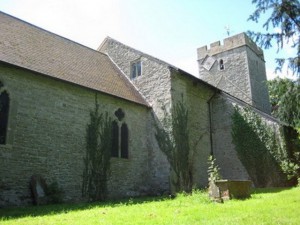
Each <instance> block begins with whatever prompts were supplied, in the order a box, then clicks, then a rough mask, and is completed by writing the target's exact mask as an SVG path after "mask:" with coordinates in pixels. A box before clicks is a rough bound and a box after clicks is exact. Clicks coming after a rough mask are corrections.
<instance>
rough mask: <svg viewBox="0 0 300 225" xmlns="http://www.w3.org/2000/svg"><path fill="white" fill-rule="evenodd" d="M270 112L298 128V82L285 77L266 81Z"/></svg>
mask: <svg viewBox="0 0 300 225" xmlns="http://www.w3.org/2000/svg"><path fill="white" fill-rule="evenodd" d="M268 87H269V95H270V101H271V105H272V114H273V116H275V117H277V118H278V119H280V120H281V121H283V122H285V123H287V124H289V125H290V126H292V127H295V128H298V129H299V128H300V84H299V81H293V80H290V79H287V78H284V79H281V78H276V79H273V80H270V81H268Z"/></svg>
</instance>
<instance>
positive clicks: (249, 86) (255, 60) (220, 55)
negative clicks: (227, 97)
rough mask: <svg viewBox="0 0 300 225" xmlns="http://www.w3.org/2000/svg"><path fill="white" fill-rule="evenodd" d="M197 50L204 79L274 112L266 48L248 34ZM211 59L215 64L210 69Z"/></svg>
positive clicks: (267, 111) (254, 104)
mask: <svg viewBox="0 0 300 225" xmlns="http://www.w3.org/2000/svg"><path fill="white" fill-rule="evenodd" d="M197 53H198V64H199V76H200V79H203V80H204V81H206V82H208V83H210V84H212V85H213V86H215V87H218V88H219V89H221V90H223V91H225V92H227V93H229V94H231V95H232V96H235V97H237V98H239V99H241V100H243V101H244V102H246V103H248V104H251V105H253V106H254V107H257V108H258V109H260V110H261V111H264V112H266V113H269V114H270V112H271V111H270V103H269V95H268V89H267V86H266V70H265V61H264V55H263V51H262V50H261V49H260V48H259V47H258V46H257V45H256V44H255V43H254V42H253V41H252V40H251V39H250V38H249V37H247V35H246V34H245V33H241V34H238V35H235V36H232V37H228V38H226V39H225V40H224V44H223V45H221V43H220V42H219V41H218V42H215V43H212V44H211V45H210V49H208V48H207V46H203V47H201V48H198V49H197ZM221 60H223V69H220V61H221ZM209 61H211V62H213V65H212V67H211V68H209V69H207V67H206V66H205V65H206V64H207V63H208V62H209ZM205 67H206V68H205Z"/></svg>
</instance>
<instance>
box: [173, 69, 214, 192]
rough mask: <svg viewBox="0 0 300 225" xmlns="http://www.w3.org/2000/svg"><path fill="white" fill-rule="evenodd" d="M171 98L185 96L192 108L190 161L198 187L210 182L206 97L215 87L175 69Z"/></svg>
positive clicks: (188, 106)
mask: <svg viewBox="0 0 300 225" xmlns="http://www.w3.org/2000/svg"><path fill="white" fill-rule="evenodd" d="M172 74H173V76H172V100H173V104H175V103H176V102H177V101H180V100H181V98H183V100H184V102H185V103H186V107H187V109H188V110H189V121H188V122H189V124H188V126H189V133H190V137H189V138H190V139H189V141H190V148H191V149H190V151H191V152H190V161H191V162H192V163H191V164H192V165H193V168H192V171H193V173H192V176H193V186H194V187H195V188H204V187H207V185H208V173H207V170H208V163H207V160H208V156H209V155H210V151H211V146H210V132H209V127H210V124H209V123H210V121H209V109H208V107H209V105H208V104H207V101H208V100H209V99H210V97H211V96H212V95H213V93H214V91H213V90H212V89H211V88H209V87H208V86H206V85H205V84H203V83H202V82H199V81H196V79H195V78H194V79H193V78H191V77H190V78H188V77H186V75H185V74H182V73H180V72H176V71H173V73H172Z"/></svg>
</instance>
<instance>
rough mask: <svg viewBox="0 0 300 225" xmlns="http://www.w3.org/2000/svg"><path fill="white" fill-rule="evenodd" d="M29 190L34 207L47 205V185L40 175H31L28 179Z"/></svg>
mask: <svg viewBox="0 0 300 225" xmlns="http://www.w3.org/2000/svg"><path fill="white" fill-rule="evenodd" d="M30 189H31V193H32V198H33V204H34V205H43V204H46V203H47V196H46V190H47V184H46V181H45V179H44V178H43V177H42V176H40V175H33V176H31V179H30Z"/></svg>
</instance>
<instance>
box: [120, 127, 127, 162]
mask: <svg viewBox="0 0 300 225" xmlns="http://www.w3.org/2000/svg"><path fill="white" fill-rule="evenodd" d="M121 158H128V127H127V124H126V123H123V124H122V126H121Z"/></svg>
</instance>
